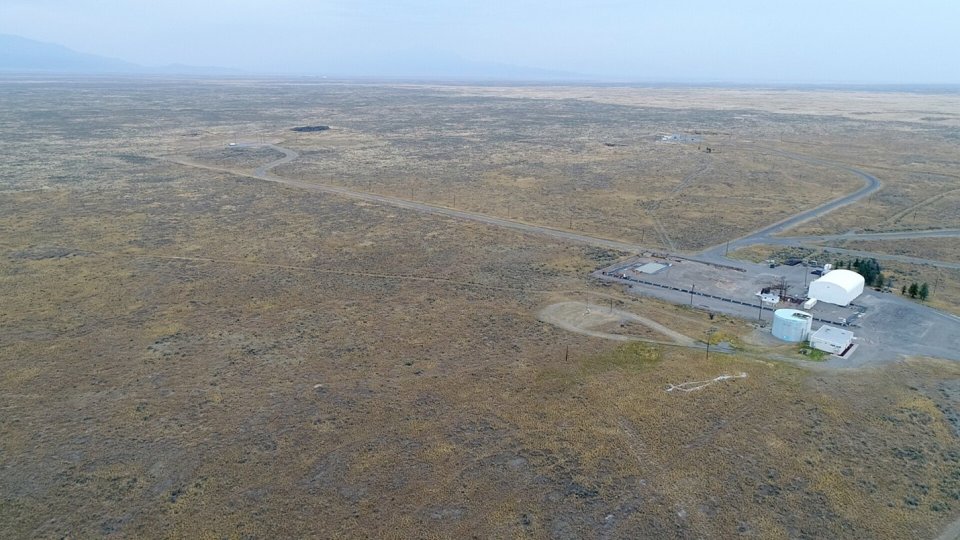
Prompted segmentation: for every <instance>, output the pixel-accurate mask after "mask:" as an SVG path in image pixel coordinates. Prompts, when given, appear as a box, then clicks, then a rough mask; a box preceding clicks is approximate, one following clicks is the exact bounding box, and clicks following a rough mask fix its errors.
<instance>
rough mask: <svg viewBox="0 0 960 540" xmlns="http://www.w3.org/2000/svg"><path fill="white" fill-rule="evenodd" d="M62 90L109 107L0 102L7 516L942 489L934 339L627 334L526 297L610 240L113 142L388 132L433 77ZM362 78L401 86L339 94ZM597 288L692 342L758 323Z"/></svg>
mask: <svg viewBox="0 0 960 540" xmlns="http://www.w3.org/2000/svg"><path fill="white" fill-rule="evenodd" d="M78 84H79V83H78ZM84 84H87V85H88V87H87V89H88V90H89V91H90V92H109V94H110V95H111V96H113V97H112V99H111V103H112V104H113V105H112V106H113V107H115V108H116V110H115V111H113V113H112V114H114V116H113V117H109V118H108V117H103V116H102V111H98V112H97V115H92V114H91V113H88V112H87V108H86V107H87V101H88V99H87V98H86V97H82V96H86V95H87V94H84V93H79V94H78V95H74V93H73V92H72V91H71V92H59V93H58V92H55V91H53V90H51V89H50V88H47V87H44V88H41V89H45V90H46V92H37V91H33V90H36V89H27V90H15V89H14V90H10V92H9V94H8V99H10V100H14V101H15V102H16V104H17V106H15V107H11V108H8V109H4V110H3V111H2V113H0V114H2V115H3V119H4V120H5V124H4V125H7V126H13V128H12V129H16V130H17V136H16V137H10V138H7V139H5V140H6V141H9V143H8V146H9V148H10V153H11V158H10V159H9V160H6V161H5V162H4V163H3V164H0V170H2V172H3V173H4V176H3V180H2V181H3V182H4V190H3V192H2V193H0V294H2V298H3V302H2V303H0V469H2V470H3V474H2V475H0V536H2V537H5V538H6V537H10V538H20V537H65V536H73V537H100V536H111V535H112V536H119V537H190V538H197V537H201V538H206V537H211V538H212V537H233V536H237V537H242V536H252V537H262V536H271V537H310V536H323V537H384V538H410V537H466V536H480V537H509V536H522V537H554V538H574V537H585V536H602V535H609V536H612V537H631V538H636V537H661V536H678V535H679V536H695V537H729V536H733V535H735V534H738V533H750V534H754V535H756V536H759V537H788V536H792V537H797V536H802V535H804V534H808V535H811V536H819V537H843V536H857V535H859V536H865V537H902V536H933V535H934V534H935V533H936V532H937V531H938V530H939V528H940V527H941V526H942V525H943V524H944V523H946V522H948V521H949V520H950V519H951V517H953V516H955V515H956V512H957V509H958V508H960V507H958V505H960V503H958V500H960V499H958V497H960V491H958V490H960V485H958V481H957V477H958V476H960V458H958V456H960V447H958V444H957V440H958V439H957V437H956V435H955V431H951V430H955V429H956V428H957V425H958V421H957V419H956V415H955V414H954V411H955V410H956V406H957V403H958V400H960V389H958V388H957V386H956V381H957V380H958V379H960V373H958V371H957V367H956V365H955V364H946V363H942V364H932V363H927V362H922V361H916V362H912V363H908V364H902V365H891V366H887V367H885V368H882V369H879V368H878V369H876V370H875V371H868V372H856V373H833V372H820V371H813V370H811V371H806V370H803V369H798V368H794V367H790V366H787V365H783V364H779V363H774V362H767V361H757V360H754V359H752V356H751V353H746V354H744V355H743V356H724V355H720V354H715V353H711V356H710V360H709V361H707V360H706V358H705V354H703V353H704V351H690V350H688V349H682V348H674V347H666V346H665V347H662V348H652V347H647V346H644V345H631V346H627V347H623V348H618V347H616V346H615V345H613V344H611V343H610V342H608V341H605V340H598V339H591V338H588V337H585V336H580V335H577V334H571V333H566V332H563V331H560V330H558V329H556V328H554V327H552V326H550V325H546V324H543V323H541V322H539V321H537V320H536V313H537V311H538V309H539V308H541V307H542V306H543V305H545V304H547V303H549V302H554V301H558V299H575V300H584V299H592V301H595V302H602V301H603V299H606V298H609V297H610V296H614V297H615V298H619V294H618V293H617V292H616V290H615V289H614V288H610V287H600V286H598V285H591V284H587V283H586V282H585V278H584V273H585V272H586V271H587V270H591V269H593V268H596V267H598V266H601V265H602V264H605V263H608V262H609V261H610V259H611V257H615V256H616V254H611V253H607V252H602V251H598V250H594V249H589V248H584V247H581V246H573V245H567V244H561V243H558V242H553V241H550V240H549V239H544V238H540V237H536V238H533V237H527V236H523V235H520V234H518V233H512V232H504V231H503V230H499V229H492V228H489V227H486V226H481V225H478V224H473V223H465V222H459V221H454V220H449V219H443V218H438V217H435V216H424V215H418V214H413V213H410V212H406V211H401V210H397V209H395V208H389V207H382V206H375V205H369V204H360V203H356V202H355V201H351V200H347V199H341V198H335V197H330V196H322V195H317V194H310V193H303V192H300V191H297V190H293V189H287V188H284V187H282V186H277V185H273V184H268V183H263V182H257V181H252V180H249V179H244V178H237V177H234V176H230V175H226V174H215V173H211V172H201V171H197V170H194V169H189V168H186V167H180V166H173V165H170V164H168V163H163V162H158V161H155V160H150V159H144V158H142V157H138V156H136V155H134V154H136V153H144V154H149V153H186V152H188V151H189V150H190V149H191V148H194V149H195V148H196V146H198V145H200V143H199V142H198V141H200V140H201V139H205V138H211V139H212V138H216V137H223V140H224V141H228V140H230V139H231V138H234V139H236V138H239V137H237V136H236V134H239V133H245V132H248V131H253V132H256V130H260V129H263V130H266V129H272V130H273V132H274V133H275V134H279V133H283V130H284V129H286V127H288V126H292V125H300V124H304V123H314V122H315V121H319V120H324V122H323V123H330V124H331V125H334V126H337V125H340V126H344V125H347V124H349V125H351V126H352V127H351V128H350V129H352V130H353V131H354V132H358V133H363V132H372V133H376V132H377V129H381V130H383V131H385V132H387V133H388V134H389V133H395V131H392V130H398V129H401V128H404V127H405V126H406V125H407V124H405V123H404V122H405V121H406V120H404V118H407V119H408V118H409V117H410V116H411V114H412V113H411V112H410V111H413V112H416V111H418V110H420V109H422V108H423V106H424V103H425V102H431V103H432V102H434V101H436V100H438V99H439V100H440V101H443V100H442V99H441V98H437V97H436V96H431V97H430V99H425V98H422V97H417V96H413V97H411V96H410V95H407V94H405V93H404V92H397V91H396V90H385V89H383V88H379V87H349V88H341V87H339V86H331V87H323V88H321V89H320V90H318V89H317V88H315V87H309V88H307V89H303V88H301V87H299V86H295V87H288V86H283V85H280V86H269V85H265V84H264V83H256V84H253V83H251V84H249V85H239V84H234V83H231V84H227V85H222V86H217V88H218V90H220V91H222V92H223V93H224V94H227V95H229V96H231V98H232V99H237V100H248V102H249V103H251V104H257V103H263V102H265V99H264V98H265V97H272V98H274V99H272V100H271V101H270V103H271V104H272V105H271V106H270V108H263V109H257V108H256V107H251V108H249V109H247V108H240V109H234V110H231V111H219V110H217V109H216V107H217V103H221V101H220V100H218V101H217V102H216V103H211V102H210V100H209V97H208V96H207V94H206V93H205V91H200V90H203V88H200V89H198V88H196V87H194V86H192V85H191V83H183V84H184V85H185V86H178V85H172V86H171V87H169V88H168V87H161V88H157V87H155V86H153V85H151V86H143V87H141V86H138V85H135V84H132V83H128V82H118V83H112V84H111V83H108V82H104V81H94V82H90V83H84ZM56 88H59V86H57V87H56ZM28 90H29V91H28ZM44 96H46V97H44ZM78 96H80V97H78ZM205 96H207V97H205ZM431 100H432V101H431ZM370 101H375V102H376V103H378V104H379V105H378V107H379V108H381V109H391V108H392V109H398V108H404V107H406V108H408V109H410V110H408V111H407V112H406V113H405V114H406V115H407V116H405V117H404V116H401V117H400V120H398V121H397V123H396V124H392V125H379V127H378V125H377V124H376V121H378V119H382V118H388V117H390V114H385V113H382V111H381V112H379V113H377V114H375V115H372V116H369V117H359V118H357V117H351V116H349V114H348V112H345V111H347V110H348V109H350V107H351V106H357V105H358V104H362V103H364V102H370ZM229 102H230V103H233V101H229ZM330 102H334V103H339V104H341V107H342V108H340V109H337V108H328V109H324V108H323V107H324V105H323V104H324V103H330ZM144 103H153V104H154V106H155V107H156V109H157V110H156V114H155V117H156V118H153V117H151V118H148V119H144V118H142V114H143V113H142V107H143V104H144ZM401 105H404V107H401ZM461 105H463V107H465V109H464V110H465V111H467V112H468V113H469V112H470V111H474V112H475V111H476V110H477V108H481V109H483V108H484V107H485V106H486V104H485V102H484V101H483V100H479V101H471V102H469V103H465V104H461ZM502 105H503V103H498V104H497V106H502ZM522 106H523V107H527V108H530V107H531V104H529V103H525V104H522ZM491 107H492V108H491V110H493V109H494V108H495V107H493V106H491ZM373 108H374V109H376V108H377V107H373ZM53 109H56V110H57V111H59V112H58V113H57V114H55V115H52V114H48V113H46V112H45V111H48V110H53ZM207 110H209V111H210V112H209V113H205V112H203V111H207ZM165 111H178V112H177V115H173V114H172V113H167V112H165ZM305 111H306V112H305ZM619 111H620V110H619V109H618V110H616V111H613V112H619ZM401 112H402V111H401ZM321 113H322V114H321ZM608 113H610V114H612V113H611V111H608ZM465 114H466V113H465ZM495 114H500V115H502V111H500V112H496V111H495ZM205 115H209V117H208V116H205ZM307 116H310V118H306V117H307ZM320 116H323V118H320V119H319V120H317V117H320ZM224 118H226V119H227V120H224ZM327 118H330V120H329V122H327V121H326V119H327ZM724 118H726V117H724ZM724 118H721V119H720V120H723V119H724ZM64 119H67V120H70V122H64ZM459 121H460V120H456V121H453V122H452V123H454V124H455V123H457V122H459ZM517 121H518V122H520V123H522V121H523V119H522V118H520V119H518V120H517ZM605 121H606V119H603V122H605ZM601 123H602V122H601ZM691 124H693V121H691ZM533 125H534V126H539V125H540V124H538V123H537V122H533ZM627 127H629V126H627ZM375 128H376V129H375ZM420 129H425V128H424V127H422V126H421V127H420ZM623 129H624V130H625V131H624V133H626V131H628V130H627V129H626V128H623ZM71 130H73V131H71ZM77 130H79V131H77ZM324 136H325V135H324ZM378 136H379V135H378ZM391 136H395V135H391ZM297 137H299V136H297ZM293 140H294V139H291V141H293ZM71 141H74V142H71ZM411 141H412V142H411V144H413V145H419V144H421V143H422V139H411ZM302 144H303V145H306V144H308V143H306V142H304V143H302ZM309 144H316V146H318V147H320V146H322V144H323V143H320V142H315V143H309ZM425 148H429V146H426V147H425ZM440 148H441V149H443V148H444V147H443V146H441V147H440ZM604 148H607V147H604ZM618 148H619V147H618ZM617 151H619V150H617ZM670 151H673V152H677V155H681V154H682V153H684V152H688V151H689V148H686V147H685V148H679V149H674V150H670ZM552 155H556V156H558V155H560V154H552ZM718 155H721V156H723V155H726V156H733V155H734V154H733V153H728V154H723V153H721V154H718ZM263 157H267V156H263ZM221 158H224V159H226V158H225V157H224V156H221V155H220V154H215V155H207V156H206V157H204V159H215V160H219V159H221ZM231 159H232V158H231ZM411 159H412V158H411ZM253 161H254V160H252V159H250V160H247V158H246V157H244V158H242V159H241V160H240V162H238V163H234V162H231V163H234V164H235V165H236V166H238V167H249V166H252V165H254V163H253ZM768 165H769V164H768ZM745 166H746V165H745ZM527 176H529V175H527ZM518 185H519V186H520V187H519V188H517V191H519V190H522V189H529V188H528V186H529V185H531V184H530V182H529V181H527V180H524V181H522V182H518ZM40 186H47V187H48V189H44V190H40V191H25V190H26V189H31V188H37V187H40ZM604 204H606V203H604ZM597 211H598V212H599V210H597ZM691 211H692V212H701V213H702V212H706V211H705V210H703V209H698V208H692V210H691ZM577 291H579V292H577ZM604 295H607V296H604ZM619 302H620V303H618V304H616V305H617V307H619V308H621V309H629V310H633V311H635V312H636V313H640V314H643V315H645V316H648V317H650V318H652V319H654V320H656V321H657V322H659V323H661V324H664V325H667V326H669V327H671V328H673V329H675V330H677V331H679V332H681V333H685V334H687V335H689V336H691V337H694V338H698V336H699V337H701V338H702V337H703V336H704V335H705V332H706V330H707V329H708V328H710V327H711V326H715V327H718V328H720V330H721V332H718V334H716V335H715V338H716V339H721V336H723V338H724V339H734V338H739V337H740V336H742V335H743V334H744V332H746V331H747V330H748V329H749V327H748V326H747V325H745V323H742V322H739V321H736V320H734V319H726V318H723V317H717V319H715V320H713V321H711V320H709V318H708V317H707V315H706V314H705V313H702V312H699V311H692V310H689V309H686V308H683V307H680V306H666V305H664V304H662V303H659V302H655V301H651V300H646V299H644V300H638V301H632V300H628V299H626V298H620V300H619ZM568 347H569V350H570V354H571V357H570V360H569V361H568V362H564V360H563V359H564V356H565V353H566V351H567V348H568ZM741 371H743V372H746V373H748V377H747V378H746V379H738V380H735V381H725V382H718V383H716V384H712V385H710V386H707V387H705V388H704V389H703V390H700V391H698V392H691V393H677V392H671V393H667V392H665V391H664V390H665V388H666V386H667V385H668V384H677V383H682V382H686V381H703V380H709V379H712V378H714V377H716V376H718V375H720V374H722V373H739V372H741ZM851 531H853V532H851ZM861 531H862V534H861Z"/></svg>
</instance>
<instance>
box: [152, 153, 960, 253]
mask: <svg viewBox="0 0 960 540" xmlns="http://www.w3.org/2000/svg"><path fill="white" fill-rule="evenodd" d="M244 146H265V147H267V148H271V149H273V150H276V151H277V152H280V153H282V154H283V157H282V158H280V159H277V160H274V161H271V162H270V163H267V164H265V165H262V166H260V167H258V168H256V169H255V170H254V171H253V173H252V174H251V173H247V172H243V171H237V170H233V169H227V168H222V167H215V166H212V165H205V164H201V163H196V162H193V161H189V160H182V159H175V158H170V157H165V158H160V159H165V160H167V161H171V162H174V163H179V164H181V165H186V166H189V167H195V168H201V169H207V170H211V171H216V172H225V173H229V174H234V175H238V176H245V177H248V178H256V179H258V180H265V181H268V182H274V183H277V184H283V185H287V186H291V187H296V188H298V189H303V190H306V191H313V192H317V193H329V194H334V195H342V196H345V197H350V198H353V199H359V200H363V201H368V202H372V203H378V204H385V205H389V206H394V207H398V208H404V209H407V210H413V211H417V212H423V213H428V214H434V215H439V216H446V217H451V218H455V219H462V220H467V221H474V222H477V223H483V224H486V225H492V226H496V227H502V228H505V229H512V230H515V231H518V232H522V233H528V234H537V235H540V236H547V237H551V238H556V239H559V240H565V241H570V242H577V243H581V244H586V245H590V246H594V247H599V248H604V249H613V250H617V251H624V252H627V253H640V252H642V251H650V250H653V248H649V247H644V246H641V245H638V244H634V243H630V242H622V241H619V240H612V239H609V238H602V237H598V236H591V235H586V234H580V233H576V232H572V231H567V230H563V229H556V228H553V227H547V226H544V225H534V224H531V223H524V222H522V221H516V220H512V219H505V218H500V217H495V216H490V215H487V214H480V213H477V212H469V211H466V210H457V209H454V208H449V207H446V206H439V205H434V204H428V203H424V202H419V201H413V200H409V199H402V198H400V197H391V196H389V195H378V194H374V193H369V192H365V191H359V190H356V189H351V188H346V187H340V186H332V185H329V184H315V183H311V182H304V181H301V180H294V179H291V178H285V177H282V176H278V175H276V174H274V173H273V172H272V170H273V169H275V168H277V167H279V166H281V165H286V164H288V163H290V162H292V161H294V160H296V159H297V158H298V157H300V154H298V153H297V152H296V151H294V150H290V149H289V148H284V147H282V146H277V145H274V144H268V145H253V144H251V145H244ZM758 148H760V150H762V151H766V152H771V153H774V154H778V155H781V156H784V157H787V158H789V159H795V160H799V161H804V162H808V163H814V164H817V165H826V166H830V167H835V168H839V169H842V170H845V171H848V172H850V173H852V174H855V175H857V176H859V177H861V178H862V179H863V180H864V181H865V185H864V186H863V187H862V188H860V189H858V190H857V191H854V192H853V193H849V194H847V195H844V196H842V197H839V198H837V199H834V200H832V201H829V202H826V203H824V204H821V205H820V206H817V207H816V208H812V209H809V210H805V211H803V212H800V213H799V214H796V215H794V216H791V217H789V218H787V219H784V220H782V221H779V222H777V223H774V224H771V225H768V226H766V227H763V228H762V229H759V230H757V231H754V232H753V233H751V234H749V235H747V236H744V237H742V238H738V239H736V240H732V241H730V242H729V243H723V244H719V245H716V246H713V247H711V248H708V249H706V250H704V251H702V252H700V253H698V254H696V255H694V256H691V257H686V258H689V259H692V260H696V261H701V262H706V263H709V264H720V265H730V264H731V263H734V264H735V263H736V261H733V260H731V259H727V258H726V257H725V256H724V253H725V250H726V249H728V246H729V249H737V248H741V247H746V246H750V245H754V244H775V245H787V246H805V245H808V244H811V243H815V242H824V241H830V240H883V239H905V238H941V237H956V236H960V229H940V230H929V231H900V232H889V233H862V234H851V233H848V234H842V235H824V236H799V237H781V236H774V235H775V234H777V233H781V232H783V231H786V230H788V229H790V228H792V227H795V226H797V225H799V224H801V223H803V222H805V221H809V220H811V219H815V218H817V217H820V216H823V215H825V214H827V213H829V212H832V211H834V210H836V209H838V208H841V207H843V206H846V205H849V204H852V203H854V202H857V201H859V200H861V199H863V198H864V197H867V196H869V195H870V194H872V193H874V192H875V191H877V190H878V189H880V187H881V183H880V181H879V180H878V179H877V178H876V177H875V176H873V175H871V174H869V173H866V172H864V171H861V170H859V169H855V168H853V167H850V166H847V165H844V164H838V163H834V162H830V161H825V160H821V159H817V158H812V157H809V156H804V155H802V154H795V153H792V152H786V151H783V150H776V149H770V148H762V147H758ZM823 249H825V250H827V251H833V252H835V253H846V254H850V255H857V256H870V257H874V258H876V259H880V260H895V261H901V262H908V263H914V264H928V265H932V266H940V267H943V268H960V264H957V263H951V262H943V261H936V260H931V259H920V258H916V257H907V256H901V255H887V254H878V253H871V252H864V251H856V250H849V249H843V248H823ZM654 251H656V250H654Z"/></svg>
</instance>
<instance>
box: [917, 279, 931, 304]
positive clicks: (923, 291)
mask: <svg viewBox="0 0 960 540" xmlns="http://www.w3.org/2000/svg"><path fill="white" fill-rule="evenodd" d="M917 296H919V297H920V300H926V299H927V297H928V296H930V286H929V285H927V284H926V283H924V284H923V285H920V290H919V291H917Z"/></svg>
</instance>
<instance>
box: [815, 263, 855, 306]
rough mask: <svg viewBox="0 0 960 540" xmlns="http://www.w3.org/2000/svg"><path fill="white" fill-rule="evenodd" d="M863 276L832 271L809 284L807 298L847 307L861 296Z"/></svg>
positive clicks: (844, 271) (845, 271)
mask: <svg viewBox="0 0 960 540" xmlns="http://www.w3.org/2000/svg"><path fill="white" fill-rule="evenodd" d="M863 285H864V281H863V276H861V275H860V274H858V273H856V272H852V271H850V270H833V271H831V272H828V273H826V274H824V276H823V277H822V278H820V279H818V280H816V281H814V282H813V283H811V284H810V288H809V289H808V291H807V298H816V299H817V300H819V301H821V302H826V303H828V304H834V305H837V306H847V305H850V302H853V301H854V299H856V298H857V297H858V296H860V295H861V294H863Z"/></svg>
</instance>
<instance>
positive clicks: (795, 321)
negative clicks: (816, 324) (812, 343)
mask: <svg viewBox="0 0 960 540" xmlns="http://www.w3.org/2000/svg"><path fill="white" fill-rule="evenodd" d="M812 324H813V317H811V316H810V314H809V313H805V312H803V311H798V310H796V309H778V310H776V311H774V312H773V337H775V338H777V339H779V340H781V341H788V342H790V343H800V342H801V341H804V340H806V339H807V337H808V336H809V335H810V326H811V325H812Z"/></svg>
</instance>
